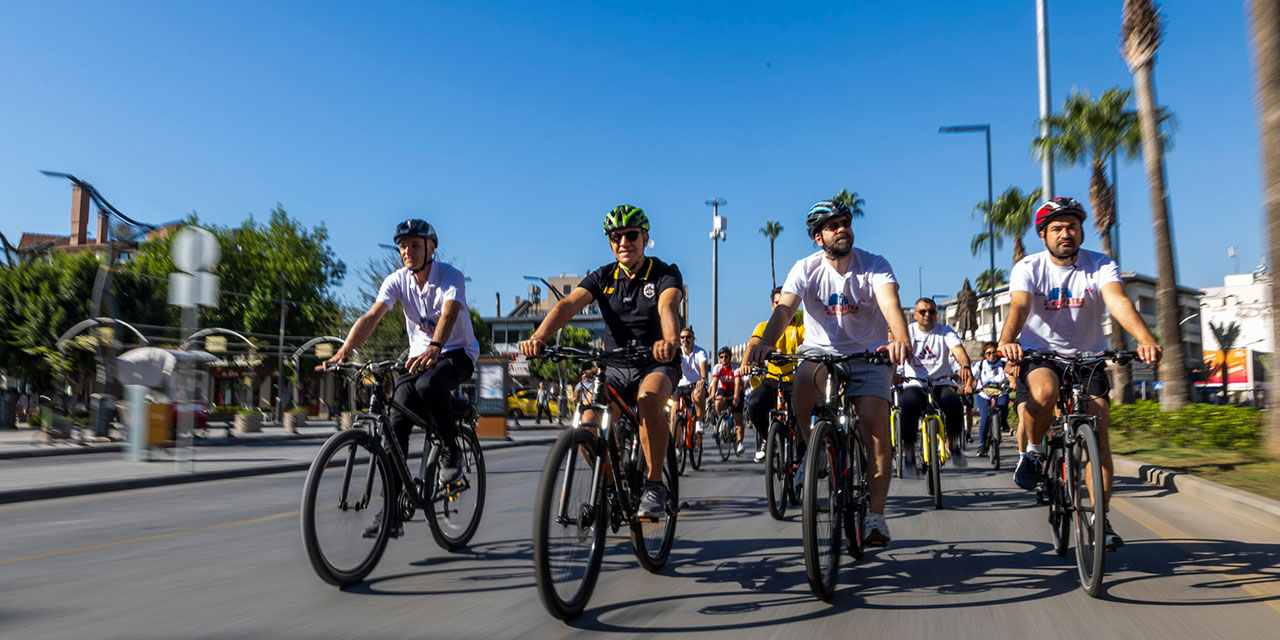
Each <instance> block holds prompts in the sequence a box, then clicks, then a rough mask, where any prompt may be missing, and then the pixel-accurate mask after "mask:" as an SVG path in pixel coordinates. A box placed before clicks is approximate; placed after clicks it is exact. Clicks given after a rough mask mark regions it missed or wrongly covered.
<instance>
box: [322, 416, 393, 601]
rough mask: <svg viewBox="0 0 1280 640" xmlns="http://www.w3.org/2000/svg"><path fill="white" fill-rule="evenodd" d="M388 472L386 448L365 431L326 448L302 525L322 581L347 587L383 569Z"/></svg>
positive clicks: (343, 435) (338, 437)
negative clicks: (369, 531) (374, 527)
mask: <svg viewBox="0 0 1280 640" xmlns="http://www.w3.org/2000/svg"><path fill="white" fill-rule="evenodd" d="M388 473H389V471H388V465H387V463H386V458H385V456H384V455H383V453H382V448H381V447H378V446H377V445H376V443H375V442H374V440H373V437H372V436H371V435H369V432H368V431H366V430H364V429H349V430H347V431H342V432H339V433H335V434H333V436H332V437H330V438H329V440H328V441H327V442H325V443H324V445H323V446H321V447H320V451H319V453H317V454H316V457H315V459H314V460H313V461H312V462H311V469H310V470H309V471H308V472H307V480H306V484H305V485H304V487H303V491H302V508H301V524H302V546H303V548H304V549H306V552H307V558H308V559H309V560H310V561H311V566H312V568H314V569H315V571H316V575H318V576H320V579H321V580H324V581H325V582H327V583H329V584H332V585H337V586H340V587H345V586H349V585H353V584H355V583H357V582H360V581H361V580H363V579H364V578H365V576H367V575H369V572H370V571H373V568H374V567H375V566H377V564H378V560H379V559H380V558H381V557H382V552H383V551H384V550H386V548H387V539H388V537H389V536H390V534H391V525H392V522H391V520H392V511H393V509H391V508H390V503H389V501H388V500H387V499H386V495H387V491H388V487H389V486H390V483H389V475H388ZM375 523H378V524H379V526H378V528H377V530H376V533H374V534H373V535H372V536H368V537H366V536H367V535H368V534H367V533H366V529H367V528H369V527H370V525H372V524H375Z"/></svg>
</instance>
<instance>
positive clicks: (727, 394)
mask: <svg viewBox="0 0 1280 640" xmlns="http://www.w3.org/2000/svg"><path fill="white" fill-rule="evenodd" d="M716 397H717V398H732V397H733V392H732V391H730V390H728V389H725V388H724V387H722V386H720V385H716Z"/></svg>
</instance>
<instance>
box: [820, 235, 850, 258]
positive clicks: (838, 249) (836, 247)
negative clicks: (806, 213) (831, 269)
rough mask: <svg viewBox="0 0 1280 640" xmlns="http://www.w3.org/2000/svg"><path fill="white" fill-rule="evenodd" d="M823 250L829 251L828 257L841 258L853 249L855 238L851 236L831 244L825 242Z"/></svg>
mask: <svg viewBox="0 0 1280 640" xmlns="http://www.w3.org/2000/svg"><path fill="white" fill-rule="evenodd" d="M840 245H844V246H840ZM822 250H823V251H825V252H826V253H827V257H828V258H831V259H833V260H839V259H840V258H843V257H845V256H847V255H849V252H850V251H852V250H853V238H849V239H848V240H836V241H835V242H832V243H831V244H825V243H824V245H823V247H822Z"/></svg>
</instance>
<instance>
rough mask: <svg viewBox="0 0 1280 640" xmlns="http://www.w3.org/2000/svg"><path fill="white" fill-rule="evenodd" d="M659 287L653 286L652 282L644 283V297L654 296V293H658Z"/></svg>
mask: <svg viewBox="0 0 1280 640" xmlns="http://www.w3.org/2000/svg"><path fill="white" fill-rule="evenodd" d="M657 291H658V288H657V287H655V286H653V283H652V282H646V283H644V297H646V298H653V294H654V293H657Z"/></svg>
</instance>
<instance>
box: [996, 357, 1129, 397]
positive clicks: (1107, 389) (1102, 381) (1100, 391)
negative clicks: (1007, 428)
mask: <svg viewBox="0 0 1280 640" xmlns="http://www.w3.org/2000/svg"><path fill="white" fill-rule="evenodd" d="M1045 368H1047V369H1050V370H1052V371H1053V374H1054V375H1055V376H1058V382H1059V383H1061V382H1062V374H1063V372H1064V371H1066V366H1065V365H1063V364H1062V363H1060V362H1055V361H1053V360H1048V361H1045V362H1041V363H1039V364H1031V363H1029V362H1024V363H1022V366H1020V367H1018V393H1017V394H1016V397H1015V398H1014V406H1015V407H1016V406H1018V405H1019V404H1022V403H1023V402H1026V400H1027V395H1028V394H1027V393H1024V392H1023V390H1024V389H1030V388H1031V387H1028V386H1027V374H1028V373H1031V372H1032V371H1035V370H1036V369H1045ZM1078 371H1079V372H1080V382H1081V383H1082V386H1083V387H1084V392H1085V393H1086V394H1088V395H1091V396H1096V397H1099V398H1102V399H1104V400H1106V399H1110V398H1111V377H1110V376H1108V375H1107V363H1106V362H1098V363H1095V364H1091V365H1089V366H1087V367H1081V368H1080V369H1078Z"/></svg>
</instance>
